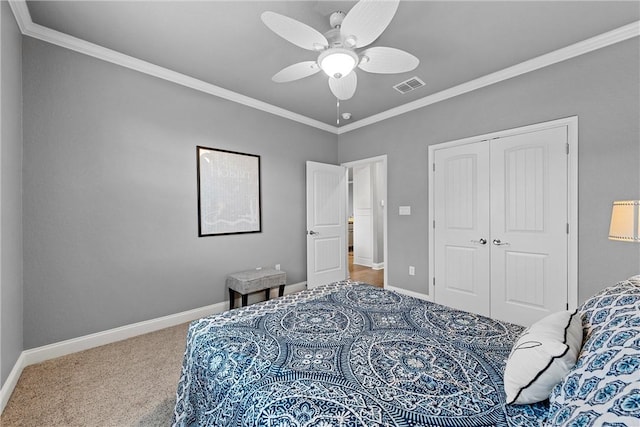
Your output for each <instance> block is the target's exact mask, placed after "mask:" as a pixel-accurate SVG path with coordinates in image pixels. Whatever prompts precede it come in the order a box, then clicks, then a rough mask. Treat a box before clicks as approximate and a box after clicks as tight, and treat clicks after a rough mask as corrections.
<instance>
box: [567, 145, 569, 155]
mask: <svg viewBox="0 0 640 427" xmlns="http://www.w3.org/2000/svg"><path fill="white" fill-rule="evenodd" d="M568 154H569V144H567V155H568Z"/></svg>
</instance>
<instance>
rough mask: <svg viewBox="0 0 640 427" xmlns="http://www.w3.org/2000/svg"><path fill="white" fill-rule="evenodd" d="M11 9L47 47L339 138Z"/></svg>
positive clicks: (23, 7) (20, 8)
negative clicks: (159, 80) (287, 120)
mask: <svg viewBox="0 0 640 427" xmlns="http://www.w3.org/2000/svg"><path fill="white" fill-rule="evenodd" d="M9 5H10V6H11V10H12V11H13V14H14V15H15V17H16V21H17V22H18V26H19V27H20V31H21V32H22V34H24V35H26V36H29V37H33V38H36V39H39V40H42V41H45V42H47V43H51V44H55V45H57V46H60V47H63V48H66V49H70V50H73V51H76V52H78V53H82V54H85V55H88V56H92V57H94V58H97V59H101V60H103V61H107V62H111V63H112V64H116V65H120V66H122V67H125V68H129V69H132V70H135V71H139V72H141V73H144V74H148V75H150V76H154V77H157V78H159V79H163V80H167V81H170V82H172V83H176V84H178V85H181V86H185V87H188V88H191V89H194V90H197V91H200V92H204V93H207V94H209V95H213V96H217V97H218V98H222V99H226V100H228V101H232V102H236V103H238V104H242V105H246V106H247V107H251V108H255V109H257V110H261V111H265V112H267V113H270V114H274V115H276V116H280V117H283V118H285V119H289V120H293V121H295V122H298V123H302V124H305V125H308V126H311V127H315V128H318V129H320V130H324V131H327V132H331V133H334V134H337V131H338V128H337V127H335V126H331V125H328V124H326V123H324V122H321V121H319V120H315V119H312V118H310V117H307V116H303V115H302V114H298V113H294V112H292V111H289V110H285V109H284V108H280V107H276V106H275V105H272V104H268V103H266V102H263V101H260V100H258V99H255V98H251V97H248V96H245V95H241V94H239V93H236V92H233V91H230V90H228V89H224V88H221V87H220V86H216V85H213V84H211V83H207V82H205V81H202V80H199V79H196V78H194V77H190V76H187V75H185V74H182V73H178V72H176V71H173V70H170V69H168V68H164V67H161V66H159V65H155V64H152V63H150V62H147V61H143V60H141V59H138V58H134V57H133V56H129V55H125V54H123V53H120V52H117V51H115V50H112V49H108V48H105V47H102V46H100V45H97V44H94V43H90V42H88V41H86V40H82V39H79V38H77V37H73V36H70V35H68V34H65V33H62V32H60V31H56V30H52V29H51V28H48V27H45V26H42V25H40V24H36V23H34V22H33V21H32V20H31V14H30V13H29V9H28V7H27V4H26V1H25V0H9Z"/></svg>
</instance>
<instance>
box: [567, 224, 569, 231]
mask: <svg viewBox="0 0 640 427" xmlns="http://www.w3.org/2000/svg"><path fill="white" fill-rule="evenodd" d="M567 234H569V223H567Z"/></svg>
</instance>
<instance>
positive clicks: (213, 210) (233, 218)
mask: <svg viewBox="0 0 640 427" xmlns="http://www.w3.org/2000/svg"><path fill="white" fill-rule="evenodd" d="M196 154H197V163H198V236H199V237H203V236H219V235H223V234H238V233H259V232H261V231H262V218H261V212H260V208H261V201H260V156H258V155H255V154H245V153H236V152H234V151H227V150H219V149H216V148H208V147H201V146H197V147H196Z"/></svg>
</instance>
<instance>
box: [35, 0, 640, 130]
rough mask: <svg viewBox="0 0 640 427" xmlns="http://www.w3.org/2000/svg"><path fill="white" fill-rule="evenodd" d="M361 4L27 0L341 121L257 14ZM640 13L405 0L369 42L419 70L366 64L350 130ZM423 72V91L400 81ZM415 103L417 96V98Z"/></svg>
mask: <svg viewBox="0 0 640 427" xmlns="http://www.w3.org/2000/svg"><path fill="white" fill-rule="evenodd" d="M355 3H356V2H354V1H238V0H236V1H193V2H187V1H159V2H156V1H108V2H107V1H28V3H27V5H28V11H29V13H30V15H31V19H32V21H33V23H35V24H39V25H41V26H44V27H47V28H49V29H52V30H56V31H58V32H61V33H65V34H68V35H71V36H73V37H77V38H79V39H82V40H86V41H88V42H90V43H94V44H96V45H99V46H102V47H105V48H108V49H112V50H114V51H117V52H120V53H123V54H125V55H129V56H132V57H134V58H138V59H141V60H143V61H147V62H149V63H151V64H155V65H158V66H161V67H164V68H166V69H169V70H173V71H176V72H178V73H181V74H184V75H186V76H189V77H192V78H195V79H199V80H201V81H203V82H206V83H208V84H211V85H215V86H217V87H220V88H223V89H226V90H229V91H232V92H234V93H236V94H239V95H242V96H245V97H250V98H253V99H255V100H258V101H259V102H261V103H264V104H263V105H268V106H269V105H271V106H275V107H278V108H279V109H284V110H288V111H290V112H293V113H296V114H298V115H302V116H304V117H307V118H310V119H312V120H313V121H318V122H322V123H324V124H327V125H329V126H336V99H335V98H334V97H333V96H332V95H331V92H330V91H329V88H328V85H327V77H326V76H324V74H322V73H318V74H315V75H313V76H310V77H307V78H304V79H301V80H298V81H294V82H290V83H274V82H272V81H271V76H273V75H274V74H275V73H276V72H278V71H279V70H280V69H282V68H284V67H285V66H288V65H290V64H293V63H295V62H300V61H307V60H313V59H315V54H314V53H313V52H310V51H306V50H303V49H301V48H299V47H297V46H295V45H293V44H291V43H289V42H287V41H285V40H284V39H282V38H280V37H279V36H277V35H276V34H274V33H273V32H271V31H270V30H269V29H268V28H267V27H266V26H265V25H264V24H263V23H262V21H261V20H260V15H261V13H262V12H264V11H267V10H271V11H274V12H278V13H281V14H283V15H287V16H289V17H292V18H294V19H297V20H299V21H301V22H304V23H306V24H308V25H310V26H312V27H314V28H316V29H317V30H319V31H320V32H325V31H327V30H328V29H329V23H328V16H329V15H330V14H331V12H333V11H334V10H342V11H345V12H347V11H348V10H349V9H350V8H351V7H352V6H353V5H354V4H355ZM639 19H640V2H637V1H621V2H615V1H602V2H597V1H566V2H557V1H539V2H538V1H536V2H533V1H513V0H512V1H499V2H489V1H402V2H401V3H400V6H399V8H398V11H397V13H396V15H395V17H394V19H393V20H392V21H391V24H390V25H389V27H388V28H387V29H386V30H385V32H384V33H383V34H382V35H381V36H380V37H379V38H378V40H376V41H375V42H374V43H373V44H372V45H371V46H390V47H396V48H399V49H403V50H406V51H408V52H410V53H412V54H413V55H415V56H417V57H418V58H419V59H420V65H419V66H418V68H417V69H415V70H414V71H411V72H409V73H403V74H394V75H382V74H369V73H366V72H364V71H362V70H358V71H357V73H358V88H357V91H356V94H355V95H354V97H353V98H352V99H350V100H347V101H342V102H341V107H340V110H341V111H342V112H350V113H352V119H351V120H350V121H344V120H341V123H340V126H343V125H349V123H350V122H354V121H355V122H357V121H358V120H363V119H366V118H370V117H372V116H374V115H379V114H380V113H383V112H385V111H389V110H391V109H394V108H397V107H399V106H402V105H404V104H407V103H410V102H414V101H418V100H420V99H424V98H425V97H429V96H432V97H433V95H434V94H437V93H442V91H444V90H446V89H449V88H452V87H456V86H459V85H461V84H463V83H465V82H468V81H472V80H474V79H478V78H482V77H483V76H486V75H488V74H490V73H494V72H497V71H500V70H503V69H505V68H508V67H512V66H515V65H517V64H520V63H522V62H524V61H527V60H529V59H531V58H535V57H538V56H540V55H544V54H547V53H549V52H552V51H555V50H557V49H561V48H564V47H566V46H569V45H572V44H575V43H578V42H580V41H582V40H585V39H588V38H591V37H594V36H598V35H600V34H602V33H605V32H608V31H611V30H615V29H617V28H620V27H622V26H624V25H627V24H630V23H634V22H637V21H638V20H639ZM413 76H417V77H419V78H420V79H422V80H423V81H425V82H426V86H425V87H422V88H420V89H417V90H415V91H413V92H410V93H408V94H405V95H402V94H400V93H399V92H397V91H395V90H394V89H393V88H392V86H393V85H395V84H397V83H399V82H401V81H403V80H406V79H407V78H409V77H413ZM414 104H415V102H414Z"/></svg>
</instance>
